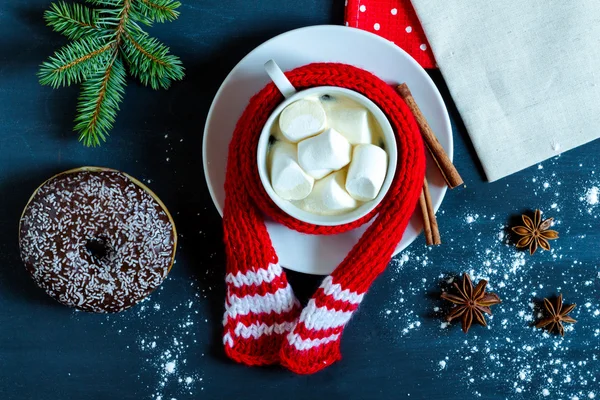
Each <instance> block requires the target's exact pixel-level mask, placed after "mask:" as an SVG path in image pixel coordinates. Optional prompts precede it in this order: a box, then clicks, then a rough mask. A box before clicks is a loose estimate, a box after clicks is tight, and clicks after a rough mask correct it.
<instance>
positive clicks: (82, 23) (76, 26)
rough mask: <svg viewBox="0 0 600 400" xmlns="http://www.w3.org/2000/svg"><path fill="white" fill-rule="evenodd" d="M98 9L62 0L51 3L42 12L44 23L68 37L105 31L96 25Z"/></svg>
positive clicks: (79, 36) (98, 34) (76, 37)
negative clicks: (48, 7) (47, 8)
mask: <svg viewBox="0 0 600 400" xmlns="http://www.w3.org/2000/svg"><path fill="white" fill-rule="evenodd" d="M98 16H99V11H98V10H92V9H90V8H88V7H85V6H82V5H81V4H67V3H65V2H64V1H60V2H58V3H53V4H51V5H50V9H49V10H47V11H46V12H45V13H44V19H45V20H46V24H47V25H48V26H50V27H52V29H54V30H55V31H56V32H59V33H62V34H63V35H65V36H66V37H68V38H69V39H79V38H81V37H83V36H90V37H93V36H100V35H101V34H102V33H105V31H104V29H102V28H101V27H100V26H99V25H98Z"/></svg>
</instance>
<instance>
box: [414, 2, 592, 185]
mask: <svg viewBox="0 0 600 400" xmlns="http://www.w3.org/2000/svg"><path fill="white" fill-rule="evenodd" d="M412 4H413V6H414V8H415V10H416V12H417V14H418V16H419V19H420V21H421V24H422V25H423V28H424V30H425V34H426V35H427V39H428V40H429V43H430V45H431V47H432V50H433V53H434V55H435V58H436V61H437V64H438V65H439V67H440V70H441V72H442V74H443V75H444V79H445V80H446V83H447V85H448V87H449V89H450V92H451V94H452V98H453V99H454V102H455V103H456V106H457V108H458V111H459V112H460V114H461V117H462V119H463V120H464V122H465V125H466V127H467V130H468V132H469V135H470V137H471V140H472V141H473V145H474V146H475V150H476V151H477V154H478V156H479V159H480V160H481V163H482V164H483V168H484V170H485V173H486V175H487V177H488V179H489V180H490V181H494V180H497V179H500V178H502V177H505V176H507V175H510V174H512V173H514V172H517V171H519V170H521V169H524V168H526V167H528V166H530V165H533V164H535V163H538V162H540V161H542V160H545V159H547V158H549V157H552V156H554V155H557V154H559V153H560V152H563V151H566V150H569V149H572V148H574V147H576V146H579V145H581V144H584V143H587V142H589V141H591V140H594V139H597V138H598V137H600V2H598V1H597V0H577V1H564V0H543V1H542V0H525V1H523V0H502V1H483V0H471V1H466V0H444V1H437V0H412Z"/></svg>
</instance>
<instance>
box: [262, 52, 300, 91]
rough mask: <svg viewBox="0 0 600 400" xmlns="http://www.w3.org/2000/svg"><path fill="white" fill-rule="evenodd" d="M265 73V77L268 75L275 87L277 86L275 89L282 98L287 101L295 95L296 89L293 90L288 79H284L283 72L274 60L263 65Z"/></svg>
mask: <svg viewBox="0 0 600 400" xmlns="http://www.w3.org/2000/svg"><path fill="white" fill-rule="evenodd" d="M265 71H267V75H269V78H271V80H272V81H273V83H274V84H275V86H277V89H279V91H280V92H281V94H282V95H283V97H285V98H286V99H287V98H288V97H291V96H293V95H294V94H296V88H294V86H293V85H292V84H291V83H290V81H289V80H288V78H286V76H285V75H284V73H283V71H282V70H281V68H279V65H277V63H276V62H275V61H274V60H269V61H267V62H266V63H265Z"/></svg>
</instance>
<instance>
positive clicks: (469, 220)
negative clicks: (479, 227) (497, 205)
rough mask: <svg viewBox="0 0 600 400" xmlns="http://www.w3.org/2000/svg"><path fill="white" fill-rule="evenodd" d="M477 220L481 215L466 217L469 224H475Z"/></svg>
mask: <svg viewBox="0 0 600 400" xmlns="http://www.w3.org/2000/svg"><path fill="white" fill-rule="evenodd" d="M477 218H479V214H475V215H467V216H466V217H465V221H467V224H472V223H473V222H475V221H476V220H477Z"/></svg>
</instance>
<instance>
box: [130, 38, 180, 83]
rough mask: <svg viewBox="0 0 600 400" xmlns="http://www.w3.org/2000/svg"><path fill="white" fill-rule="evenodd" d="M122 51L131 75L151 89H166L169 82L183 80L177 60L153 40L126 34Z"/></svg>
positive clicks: (162, 45) (164, 47)
mask: <svg viewBox="0 0 600 400" xmlns="http://www.w3.org/2000/svg"><path fill="white" fill-rule="evenodd" d="M123 50H124V53H125V59H126V60H127V62H128V65H129V71H130V72H131V74H132V75H133V76H135V77H137V78H138V79H139V80H140V81H141V82H142V84H144V85H146V86H148V85H150V87H152V89H155V90H156V89H160V88H163V89H168V88H169V86H170V85H171V81H174V80H181V79H183V76H184V72H183V66H182V65H181V61H180V60H179V58H178V57H176V56H174V55H172V54H169V48H168V47H167V46H165V45H164V44H162V43H160V42H159V41H158V40H156V39H154V38H151V37H148V36H147V35H141V34H137V33H135V32H132V33H131V34H130V33H126V34H125V43H124V46H123Z"/></svg>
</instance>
